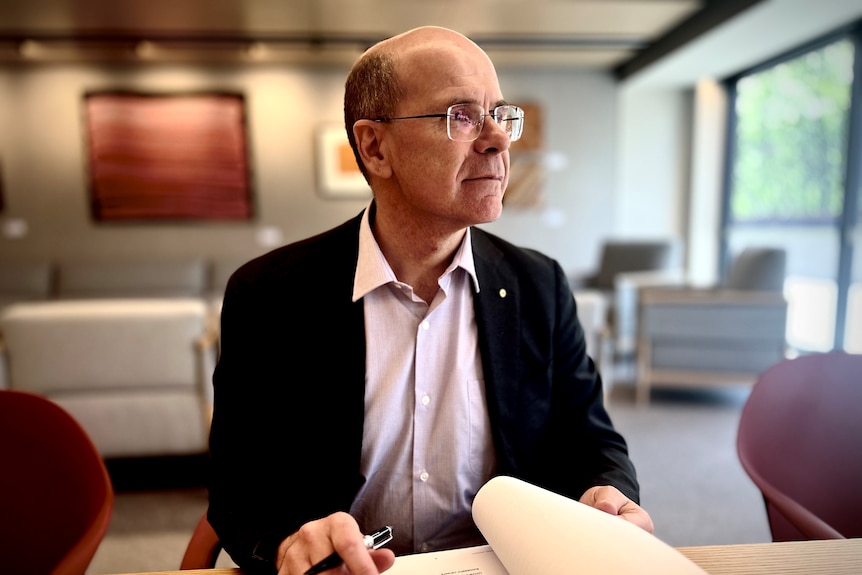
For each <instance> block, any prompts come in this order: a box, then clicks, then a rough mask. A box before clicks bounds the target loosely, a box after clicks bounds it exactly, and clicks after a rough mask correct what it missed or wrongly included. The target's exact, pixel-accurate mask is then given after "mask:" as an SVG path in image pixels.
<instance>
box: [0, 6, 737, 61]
mask: <svg viewBox="0 0 862 575" xmlns="http://www.w3.org/2000/svg"><path fill="white" fill-rule="evenodd" d="M749 3H750V2H749ZM706 4H708V2H706V1H702V0H244V1H241V0H26V1H25V0H0V44H2V46H0V61H5V62H15V61H22V60H23V61H39V60H55V61H56V60H129V61H133V60H138V61H171V60H172V61H177V60H207V59H209V60H232V59H233V60H236V59H245V60H252V61H254V60H258V61H275V62H282V61H290V60H294V61H296V60H304V61H308V62H311V63H326V62H332V63H345V64H347V65H349V64H350V63H352V62H353V60H355V58H356V56H357V55H358V54H359V53H360V52H361V51H362V50H364V49H365V48H367V47H368V46H369V45H370V44H372V43H374V42H376V41H377V40H380V39H382V38H385V37H387V36H391V35H393V34H396V33H398V32H402V31H404V30H407V29H409V28H412V27H415V26H419V25H423V24H435V25H440V26H446V27H450V28H453V29H456V30H459V31H460V32H463V33H465V34H467V35H468V36H470V37H471V38H473V39H474V40H476V41H477V42H478V43H480V44H481V45H482V46H483V47H484V48H485V49H486V50H487V51H488V52H489V53H490V55H491V57H492V58H493V59H494V61H495V62H497V63H498V65H504V66H505V65H528V66H532V65H542V66H568V67H588V68H606V69H611V68H613V67H614V66H617V65H619V64H621V63H622V62H625V61H627V60H628V59H630V58H632V57H634V56H635V55H636V54H638V53H639V52H641V51H643V50H644V49H646V48H647V47H649V46H650V45H651V43H653V42H654V41H655V40H657V39H658V38H659V37H661V36H662V35H663V34H665V33H666V32H668V31H669V30H671V29H673V28H674V27H675V26H677V25H679V24H680V23H681V22H683V21H684V20H685V19H686V18H689V17H691V16H692V15H693V14H695V13H696V12H697V11H699V10H701V9H702V8H703V7H704V6H705V5H706ZM3 48H5V49H3Z"/></svg>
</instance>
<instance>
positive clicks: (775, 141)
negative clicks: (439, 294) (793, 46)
mask: <svg viewBox="0 0 862 575" xmlns="http://www.w3.org/2000/svg"><path fill="white" fill-rule="evenodd" d="M852 80H853V44H852V43H851V42H850V41H849V40H844V41H840V42H836V43H834V44H830V45H828V46H825V47H823V48H821V49H819V50H815V51H812V52H809V53H807V54H804V55H802V56H800V57H798V58H795V59H793V60H789V61H786V62H783V63H781V64H778V65H776V66H773V67H771V68H769V69H767V70H764V71H762V72H758V73H755V74H752V75H750V76H746V77H744V78H742V79H741V80H740V81H739V82H738V83H737V99H736V117H737V126H736V160H735V163H734V166H733V172H732V186H733V187H732V193H731V220H732V221H734V222H745V221H757V220H779V221H785V222H786V221H824V220H830V221H832V220H834V219H835V218H837V217H838V216H839V215H840V214H841V211H842V205H843V190H844V165H845V158H844V156H845V149H846V143H847V120H848V111H849V108H850V96H851V94H850V89H851V85H852Z"/></svg>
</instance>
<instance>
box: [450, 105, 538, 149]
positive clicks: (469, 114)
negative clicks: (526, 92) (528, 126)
mask: <svg viewBox="0 0 862 575" xmlns="http://www.w3.org/2000/svg"><path fill="white" fill-rule="evenodd" d="M485 116H491V118H492V119H493V120H494V122H496V123H497V125H498V126H500V127H501V128H503V131H505V132H506V134H508V136H509V139H510V140H511V141H513V142H514V141H515V140H517V139H518V138H520V137H521V133H522V132H523V130H524V111H523V110H522V109H521V108H519V107H518V106H509V105H505V106H497V107H496V108H494V109H493V110H492V111H491V113H490V114H486V113H485V110H484V109H483V108H482V106H479V105H478V104H455V105H454V106H449V109H448V110H447V112H446V126H447V130H448V134H449V138H450V139H452V140H454V141H456V142H472V141H473V140H476V139H477V138H478V137H479V134H480V133H481V132H482V126H483V125H484V121H485Z"/></svg>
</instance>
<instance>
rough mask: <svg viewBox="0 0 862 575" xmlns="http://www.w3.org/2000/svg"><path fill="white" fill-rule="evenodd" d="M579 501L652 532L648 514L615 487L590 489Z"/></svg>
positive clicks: (600, 486) (604, 486)
mask: <svg viewBox="0 0 862 575" xmlns="http://www.w3.org/2000/svg"><path fill="white" fill-rule="evenodd" d="M580 501H581V503H583V504H585V505H589V506H590V507H595V508H596V509H598V510H600V511H604V512H605V513H610V514H611V515H616V516H618V517H621V518H623V519H625V520H626V521H628V522H629V523H634V524H635V525H637V526H638V527H640V528H641V529H643V530H644V531H646V532H648V533H652V532H653V524H652V519H651V518H650V516H649V513H647V512H646V511H644V510H643V508H641V506H640V505H638V504H637V503H635V502H634V501H632V500H631V499H629V498H628V497H626V496H625V495H623V494H622V492H620V490H619V489H617V488H616V487H611V486H610V485H599V486H596V487H590V488H589V489H587V490H586V491H585V492H584V494H583V495H581V499H580Z"/></svg>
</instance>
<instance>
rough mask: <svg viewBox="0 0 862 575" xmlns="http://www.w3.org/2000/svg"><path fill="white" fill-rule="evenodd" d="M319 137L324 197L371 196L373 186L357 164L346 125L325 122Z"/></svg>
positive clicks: (318, 130)
mask: <svg viewBox="0 0 862 575" xmlns="http://www.w3.org/2000/svg"><path fill="white" fill-rule="evenodd" d="M315 137H316V140H317V141H316V144H317V175H318V184H317V187H318V191H319V193H320V195H321V196H323V197H324V198H338V199H354V200H367V199H370V198H371V188H370V187H369V186H368V183H367V182H366V181H365V178H364V177H363V176H362V172H360V171H359V166H357V165H356V159H355V158H354V156H353V150H352V149H351V148H350V143H349V142H348V140H347V134H346V133H345V131H344V126H341V125H338V124H325V125H322V126H320V127H319V128H318V129H317V133H316V134H315Z"/></svg>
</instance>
